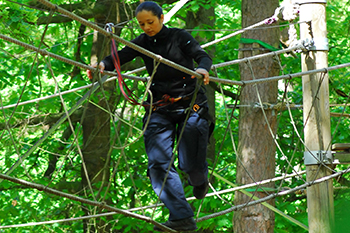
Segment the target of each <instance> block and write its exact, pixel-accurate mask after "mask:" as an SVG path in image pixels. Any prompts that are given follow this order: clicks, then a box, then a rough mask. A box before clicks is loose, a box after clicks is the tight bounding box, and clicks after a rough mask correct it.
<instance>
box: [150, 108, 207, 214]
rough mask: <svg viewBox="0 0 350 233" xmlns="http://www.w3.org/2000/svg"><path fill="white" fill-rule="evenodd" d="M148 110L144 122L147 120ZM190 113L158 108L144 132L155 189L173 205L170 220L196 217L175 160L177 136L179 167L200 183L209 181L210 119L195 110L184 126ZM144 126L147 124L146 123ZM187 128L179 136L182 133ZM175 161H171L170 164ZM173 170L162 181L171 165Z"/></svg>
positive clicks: (162, 199) (165, 200)
mask: <svg viewBox="0 0 350 233" xmlns="http://www.w3.org/2000/svg"><path fill="white" fill-rule="evenodd" d="M147 116H148V115H147V114H146V115H145V118H144V124H145V123H146V121H147ZM185 118H186V114H185V113H184V111H179V112H162V111H155V112H153V113H152V114H151V119H150V121H149V124H148V125H147V129H146V131H145V134H144V141H145V147H146V152H147V155H148V175H149V177H150V179H151V183H152V186H153V190H154V191H155V192H156V194H157V195H158V196H159V195H160V199H161V201H162V202H163V203H164V204H165V206H166V207H167V208H168V209H169V212H170V215H169V220H179V219H184V218H189V217H193V216H194V214H193V211H192V209H191V207H190V205H189V204H188V203H187V201H186V198H185V194H184V190H183V187H182V183H181V180H180V177H179V174H178V173H177V171H176V168H175V166H174V163H171V162H172V161H171V159H172V155H173V148H174V144H175V140H177V143H178V162H179V169H181V170H182V171H184V172H185V173H187V174H188V176H189V180H188V181H189V183H190V184H191V185H193V186H199V185H201V184H203V183H204V182H206V181H207V177H208V164H207V161H206V155H207V143H208V131H209V126H208V121H207V120H206V119H203V118H201V117H199V116H198V114H197V113H195V112H194V113H192V114H191V116H190V117H189V119H188V121H187V123H186V125H185V126H184V124H185V122H184V120H185ZM144 127H146V126H145V125H144ZM183 127H184V132H183V134H182V137H181V138H180V140H179V135H180V133H181V131H182V129H183ZM170 163H171V165H170ZM169 165H170V170H169V173H168V176H167V179H166V181H165V185H164V188H163V190H161V189H162V185H163V182H164V179H165V177H166V174H167V172H168V168H169Z"/></svg>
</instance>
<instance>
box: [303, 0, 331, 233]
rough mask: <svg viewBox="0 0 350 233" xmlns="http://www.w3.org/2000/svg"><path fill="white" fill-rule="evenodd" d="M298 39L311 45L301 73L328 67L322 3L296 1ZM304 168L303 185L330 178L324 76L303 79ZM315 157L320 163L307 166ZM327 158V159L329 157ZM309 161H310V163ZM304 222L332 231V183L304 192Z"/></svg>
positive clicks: (316, 232)
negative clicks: (304, 181) (305, 203)
mask: <svg viewBox="0 0 350 233" xmlns="http://www.w3.org/2000/svg"><path fill="white" fill-rule="evenodd" d="M299 3H300V21H302V22H303V21H310V23H309V24H305V23H302V24H301V26H300V39H303V40H305V39H307V38H308V39H309V40H311V39H312V40H313V41H314V43H315V44H314V45H313V46H312V48H311V49H310V51H308V52H306V53H303V55H302V71H307V70H313V69H321V68H326V67H328V57H327V53H328V41H327V28H326V3H327V1H326V0H300V1H299ZM302 79H303V104H304V109H303V112H304V126H305V128H304V135H305V164H306V171H307V181H313V180H315V179H318V178H321V177H324V176H327V175H330V174H331V170H330V169H329V167H328V166H331V163H332V161H330V162H329V161H328V162H329V163H328V165H327V164H326V165H325V164H324V163H323V162H324V161H321V160H324V158H323V154H325V155H331V148H330V147H331V131H330V111H329V89H328V74H327V73H319V74H315V75H305V76H303V78H302ZM310 156H311V158H314V157H313V156H316V157H318V158H320V160H316V162H311V163H310V162H307V160H308V158H309V159H310ZM330 157H331V156H330ZM311 160H312V159H311ZM307 206H308V221H309V232H310V233H329V232H333V229H334V204H333V181H332V180H329V181H326V182H323V183H320V184H318V185H312V186H310V187H308V188H307Z"/></svg>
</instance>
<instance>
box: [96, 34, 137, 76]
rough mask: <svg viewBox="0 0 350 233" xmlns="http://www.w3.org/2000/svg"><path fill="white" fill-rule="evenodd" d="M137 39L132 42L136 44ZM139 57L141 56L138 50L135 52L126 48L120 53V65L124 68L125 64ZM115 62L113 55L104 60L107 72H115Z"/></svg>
mask: <svg viewBox="0 0 350 233" xmlns="http://www.w3.org/2000/svg"><path fill="white" fill-rule="evenodd" d="M137 39H138V38H136V39H134V40H132V41H131V42H132V43H135V44H136V42H137ZM139 55H140V54H139V52H137V51H136V50H134V49H132V48H130V47H128V46H125V47H124V48H123V49H122V50H119V51H118V57H119V61H120V65H121V66H122V65H123V64H125V63H127V62H129V61H132V60H133V59H134V58H135V57H137V56H139ZM113 60H114V59H113V56H112V55H109V56H107V57H105V58H104V59H103V60H102V62H103V63H104V64H105V67H106V68H105V70H108V71H113V70H114V69H115V67H114V64H113Z"/></svg>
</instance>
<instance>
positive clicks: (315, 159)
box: [304, 150, 333, 165]
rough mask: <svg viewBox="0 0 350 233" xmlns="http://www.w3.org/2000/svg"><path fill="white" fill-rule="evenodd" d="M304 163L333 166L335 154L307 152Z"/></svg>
mask: <svg viewBox="0 0 350 233" xmlns="http://www.w3.org/2000/svg"><path fill="white" fill-rule="evenodd" d="M304 163H305V165H316V164H322V163H325V164H332V163H333V154H332V151H323V150H322V151H305V152H304Z"/></svg>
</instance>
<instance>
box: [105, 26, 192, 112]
mask: <svg viewBox="0 0 350 233" xmlns="http://www.w3.org/2000/svg"><path fill="white" fill-rule="evenodd" d="M113 26H114V25H113V23H107V24H106V27H105V29H106V31H107V32H110V33H113V29H112V27H113ZM111 40H112V45H111V55H112V58H113V65H114V68H115V70H116V72H117V74H118V84H119V88H120V91H121V92H122V94H123V96H124V98H125V99H126V100H128V101H129V102H130V103H131V104H133V105H141V106H144V107H150V106H151V104H149V103H142V104H141V103H139V102H138V101H137V100H136V98H135V95H134V94H133V93H132V91H131V90H130V89H129V88H128V86H127V85H126V83H125V82H124V79H123V77H122V74H121V69H120V60H119V56H118V50H117V46H116V44H115V40H114V39H113V37H112V38H111ZM124 88H125V90H124ZM191 94H192V93H191ZM188 96H189V95H186V96H179V97H170V96H169V95H168V94H164V95H163V96H162V98H161V99H160V100H158V101H157V102H155V103H153V104H152V106H153V109H154V110H155V108H157V107H161V106H166V105H169V104H173V103H175V102H178V101H179V100H181V99H183V98H184V97H188Z"/></svg>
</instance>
